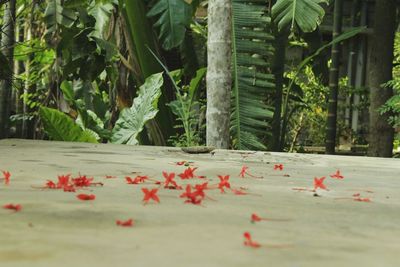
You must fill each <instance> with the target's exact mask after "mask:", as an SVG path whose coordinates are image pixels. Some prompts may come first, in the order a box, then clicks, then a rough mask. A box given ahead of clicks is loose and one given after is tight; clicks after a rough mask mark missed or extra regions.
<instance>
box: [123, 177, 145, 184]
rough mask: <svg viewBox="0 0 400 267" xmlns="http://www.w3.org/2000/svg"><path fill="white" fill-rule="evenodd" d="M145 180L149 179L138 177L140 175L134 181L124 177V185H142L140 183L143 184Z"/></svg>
mask: <svg viewBox="0 0 400 267" xmlns="http://www.w3.org/2000/svg"><path fill="white" fill-rule="evenodd" d="M147 179H149V177H148V176H140V175H138V176H136V177H135V178H134V179H132V178H131V177H129V176H126V177H125V180H126V183H127V184H142V183H144V182H145V181H146V180H147Z"/></svg>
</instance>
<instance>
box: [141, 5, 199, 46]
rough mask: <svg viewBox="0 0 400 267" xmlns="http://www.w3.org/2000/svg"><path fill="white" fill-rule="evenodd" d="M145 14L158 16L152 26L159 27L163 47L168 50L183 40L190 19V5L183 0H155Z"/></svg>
mask: <svg viewBox="0 0 400 267" xmlns="http://www.w3.org/2000/svg"><path fill="white" fill-rule="evenodd" d="M147 16H149V17H154V16H158V20H157V22H156V23H155V24H154V26H156V27H159V28H160V34H159V39H160V40H161V42H162V46H163V48H164V49H165V50H170V49H172V48H174V47H177V46H178V45H180V44H181V43H182V42H183V39H184V38H185V32H186V27H189V25H190V21H191V19H192V6H191V5H190V4H188V3H186V2H185V1H184V0H157V2H156V4H155V5H154V6H153V7H152V9H151V10H150V11H149V12H148V13H147Z"/></svg>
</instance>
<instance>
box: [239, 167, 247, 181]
mask: <svg viewBox="0 0 400 267" xmlns="http://www.w3.org/2000/svg"><path fill="white" fill-rule="evenodd" d="M248 168H249V167H247V166H243V167H242V170H241V171H240V173H239V177H242V178H244V175H245V174H246V171H247V169H248Z"/></svg>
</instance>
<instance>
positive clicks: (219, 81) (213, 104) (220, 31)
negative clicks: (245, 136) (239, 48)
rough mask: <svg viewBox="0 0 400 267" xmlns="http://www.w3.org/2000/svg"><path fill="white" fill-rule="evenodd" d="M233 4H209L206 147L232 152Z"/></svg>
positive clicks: (220, 1)
mask: <svg viewBox="0 0 400 267" xmlns="http://www.w3.org/2000/svg"><path fill="white" fill-rule="evenodd" d="M231 38H232V3H231V0H210V1H209V2H208V42H207V48H208V66H207V145H208V146H215V147H217V148H225V149H227V148H229V143H230V136H229V124H230V114H231V111H230V95H231V86H232V75H231V56H232V41H231Z"/></svg>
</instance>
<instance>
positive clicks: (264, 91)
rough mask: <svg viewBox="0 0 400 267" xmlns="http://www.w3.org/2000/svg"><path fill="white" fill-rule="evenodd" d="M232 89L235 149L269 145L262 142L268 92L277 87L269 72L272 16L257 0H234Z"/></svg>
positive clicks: (269, 115) (267, 117) (268, 109)
mask: <svg viewBox="0 0 400 267" xmlns="http://www.w3.org/2000/svg"><path fill="white" fill-rule="evenodd" d="M232 5H233V81H234V82H233V90H232V117H231V136H232V139H233V146H234V147H235V148H236V149H241V150H249V149H266V146H265V144H264V142H263V138H265V136H266V134H267V131H268V126H269V121H270V120H271V118H272V115H273V108H272V107H271V106H270V105H269V103H268V98H267V96H268V94H271V93H272V92H273V91H274V86H275V85H274V77H273V75H272V74H271V73H270V64H269V60H268V59H270V57H271V56H272V55H273V53H274V51H273V47H272V42H273V40H274V37H273V35H272V32H271V18H270V17H269V14H268V13H267V9H266V7H265V5H263V4H262V3H260V1H256V0H234V1H233V2H232Z"/></svg>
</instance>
